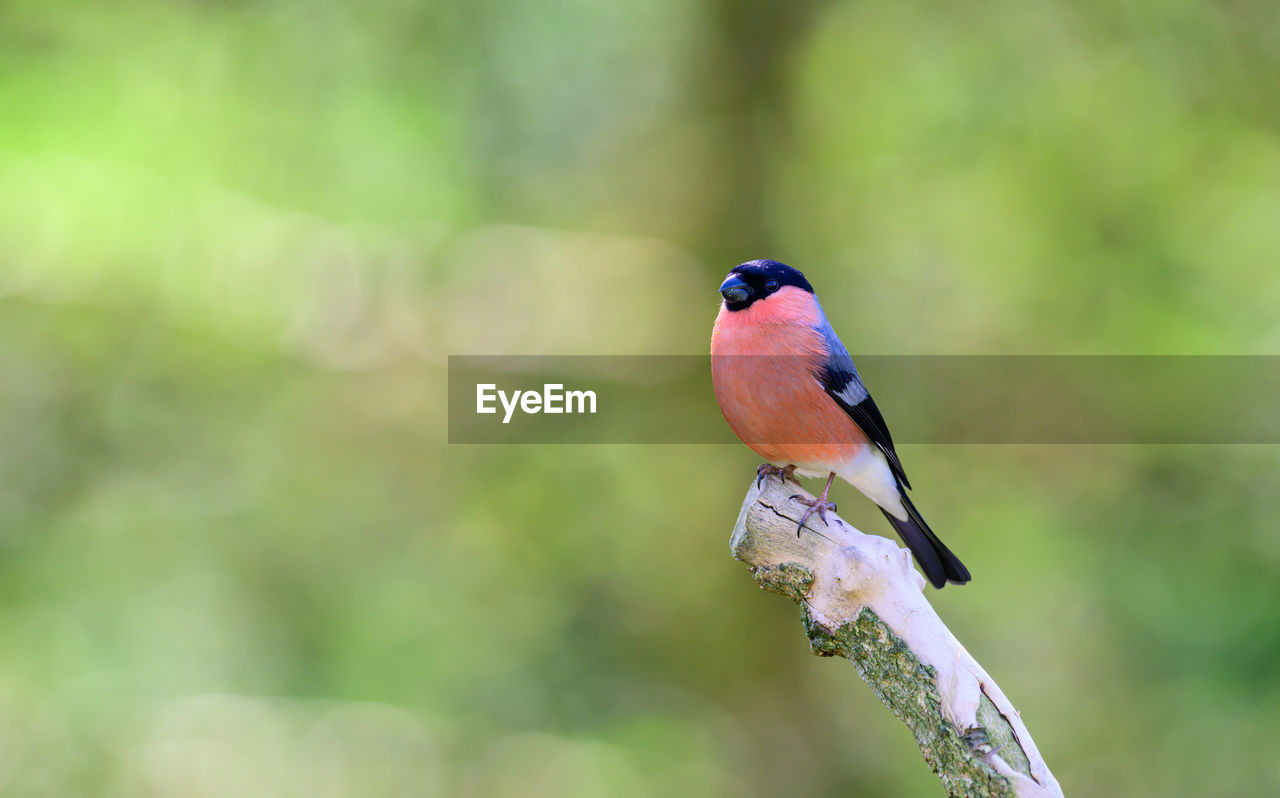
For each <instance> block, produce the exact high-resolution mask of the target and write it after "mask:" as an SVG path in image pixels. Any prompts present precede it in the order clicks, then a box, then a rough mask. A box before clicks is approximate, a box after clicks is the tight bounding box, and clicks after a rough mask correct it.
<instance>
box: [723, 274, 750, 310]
mask: <svg viewBox="0 0 1280 798" xmlns="http://www.w3.org/2000/svg"><path fill="white" fill-rule="evenodd" d="M720 296H722V297H724V301H725V302H726V303H727V304H729V305H741V304H742V303H744V302H746V301H747V300H748V299H750V298H751V287H750V286H749V285H747V284H746V283H744V282H743V281H742V278H740V277H738V275H736V274H731V275H729V276H728V277H727V278H725V281H724V282H723V283H721V284H720Z"/></svg>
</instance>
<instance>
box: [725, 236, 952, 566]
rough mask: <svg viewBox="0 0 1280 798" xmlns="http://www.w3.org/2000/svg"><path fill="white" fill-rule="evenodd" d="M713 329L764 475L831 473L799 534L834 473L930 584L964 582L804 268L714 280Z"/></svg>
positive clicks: (735, 410) (763, 265)
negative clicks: (868, 504)
mask: <svg viewBox="0 0 1280 798" xmlns="http://www.w3.org/2000/svg"><path fill="white" fill-rule="evenodd" d="M720 296H721V303H720V312H719V314H717V316H716V320H715V324H714V326H713V328H712V332H711V378H712V384H713V387H714V390H715V396H716V402H717V403H718V404H719V405H720V411H721V413H722V414H723V415H724V418H725V421H727V422H728V423H729V426H730V428H732V429H733V432H734V434H736V435H737V436H738V438H739V439H741V440H742V442H743V443H745V444H746V445H747V446H748V447H750V448H751V449H752V451H754V452H755V453H756V454H758V455H759V456H761V457H763V458H764V460H765V462H764V463H763V464H761V465H760V467H759V468H757V469H756V479H757V483H759V481H760V480H762V479H764V478H766V477H767V476H770V475H777V476H779V477H780V478H781V479H782V480H783V482H784V483H785V482H786V480H787V479H788V478H791V479H792V480H794V481H796V482H797V484H798V480H796V476H797V475H798V476H802V477H822V476H826V477H827V484H826V486H825V487H824V488H823V489H822V494H821V495H820V496H819V497H818V498H817V499H805V498H802V497H801V496H799V495H798V494H797V495H793V496H792V497H791V499H792V500H793V501H796V502H799V503H801V504H803V505H805V506H806V507H807V509H806V510H805V511H804V513H803V515H802V517H801V519H800V523H799V525H798V526H797V528H796V534H797V535H798V534H800V530H801V529H803V528H804V524H805V522H806V521H808V520H809V518H810V517H811V516H812V515H813V514H814V513H815V512H816V513H817V514H818V517H819V518H820V519H821V520H822V522H823V523H824V524H825V523H827V515H826V514H827V511H828V510H830V511H833V512H834V511H835V504H833V503H831V502H830V501H828V500H827V494H828V492H829V491H830V490H831V483H832V482H833V481H834V480H835V478H836V477H837V476H839V477H840V478H841V479H843V480H844V481H845V482H848V483H849V484H850V485H852V486H853V487H855V488H857V489H858V490H859V491H860V492H861V493H862V494H864V495H865V496H866V497H867V498H869V499H871V501H873V502H875V504H876V506H878V507H879V508H880V510H881V512H883V513H884V515H885V518H887V519H888V520H889V524H890V525H891V526H893V528H894V530H895V531H896V532H897V533H898V536H899V537H901V538H902V541H903V543H905V544H906V545H907V548H908V549H910V550H911V554H912V555H913V556H914V557H915V559H916V562H917V563H919V565H920V568H921V570H923V571H924V574H925V577H926V578H927V579H928V580H929V583H930V584H932V585H933V586H934V587H936V588H941V587H943V586H945V585H946V584H947V583H948V582H949V583H952V584H961V585H962V584H965V583H966V582H968V581H969V578H970V577H969V569H967V568H965V566H964V564H963V563H961V562H960V559H959V558H958V557H956V555H955V554H953V553H952V552H951V550H950V549H948V548H947V547H946V546H945V545H944V544H943V542H942V541H941V540H939V539H938V536H937V535H935V534H934V533H933V530H932V529H930V528H929V525H928V524H926V523H925V521H924V518H922V517H921V516H920V512H919V511H918V510H917V509H916V507H915V505H914V504H913V503H912V502H911V499H910V498H909V497H908V496H907V490H908V489H910V487H911V483H910V482H909V481H908V480H907V474H906V471H904V470H903V467H902V461H901V460H900V459H899V457H898V453H897V451H895V449H894V446H893V438H892V436H890V434H889V427H888V425H887V424H885V420H884V416H883V415H881V413H880V409H879V408H878V407H876V403H875V401H874V400H872V398H871V393H870V392H869V391H868V390H867V387H866V385H864V384H863V382H862V378H861V377H860V376H859V375H858V369H857V368H856V367H855V366H854V364H853V358H851V357H850V356H849V351H848V350H847V349H846V348H845V345H844V343H842V342H841V340H840V337H839V336H838V335H836V332H835V330H834V329H832V327H831V323H830V322H828V321H827V316H826V314H825V313H824V312H823V310H822V305H820V304H819V303H818V297H817V295H816V294H814V291H813V286H812V285H810V284H809V281H808V280H806V279H805V276H804V274H802V273H801V272H799V271H797V270H796V269H793V268H792V267H790V266H788V265H786V264H785V263H780V262H778V261H776V260H752V261H747V262H746V263H742V264H740V265H738V266H735V267H734V268H733V269H732V270H730V271H729V274H728V275H727V276H726V277H725V279H724V282H723V283H721V285H720Z"/></svg>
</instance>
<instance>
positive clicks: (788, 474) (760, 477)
mask: <svg viewBox="0 0 1280 798" xmlns="http://www.w3.org/2000/svg"><path fill="white" fill-rule="evenodd" d="M771 476H777V477H779V478H780V479H781V480H782V482H783V484H784V485H785V484H786V482H787V480H788V479H790V480H791V481H792V482H796V467H795V466H793V465H788V466H781V467H779V466H776V465H774V464H773V463H761V464H760V465H759V466H757V467H756V487H757V488H758V487H760V484H761V483H762V482H764V478H765V477H771Z"/></svg>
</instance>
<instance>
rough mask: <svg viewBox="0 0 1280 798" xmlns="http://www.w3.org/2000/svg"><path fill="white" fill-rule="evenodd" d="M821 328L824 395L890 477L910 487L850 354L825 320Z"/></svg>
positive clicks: (881, 419) (881, 420) (821, 380)
mask: <svg viewBox="0 0 1280 798" xmlns="http://www.w3.org/2000/svg"><path fill="white" fill-rule="evenodd" d="M822 326H823V329H822V334H823V335H824V336H826V339H827V351H828V353H829V354H828V356H827V362H826V365H825V366H824V367H823V369H822V373H821V374H819V375H818V379H819V381H820V382H821V383H822V387H823V388H824V389H825V390H826V392H827V395H828V396H830V397H831V398H832V399H834V400H835V401H836V404H838V405H840V407H841V408H843V409H844V412H846V413H848V414H849V418H851V419H853V422H854V423H855V424H857V425H858V427H859V428H861V429H862V431H863V432H865V433H866V435H867V437H868V438H870V439H871V442H872V443H874V444H875V445H876V448H878V449H879V450H880V451H881V452H884V457H885V459H886V460H888V461H889V469H890V470H891V471H893V475H894V476H895V477H897V478H898V479H899V480H901V482H902V484H903V485H906V486H907V487H908V488H909V487H911V482H909V481H908V480H907V472H906V471H903V470H902V462H901V461H900V460H898V453H897V452H896V451H894V449H893V436H891V435H890V434H889V425H888V424H885V423H884V416H882V415H880V408H878V407H876V403H875V401H874V400H872V398H871V393H870V392H869V391H867V387H866V386H865V385H863V384H862V378H861V377H859V376H858V369H857V368H855V367H854V365H853V358H851V357H849V350H847V349H845V348H844V344H843V343H842V342H841V341H840V339H839V338H838V337H836V332H835V330H833V329H831V325H830V324H828V323H827V321H826V319H823V325H822Z"/></svg>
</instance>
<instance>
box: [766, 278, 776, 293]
mask: <svg viewBox="0 0 1280 798" xmlns="http://www.w3.org/2000/svg"><path fill="white" fill-rule="evenodd" d="M764 290H766V291H768V292H769V293H771V294H772V293H773V292H774V291H777V290H778V281H777V280H770V281H769V282H767V283H765V284H764Z"/></svg>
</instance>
